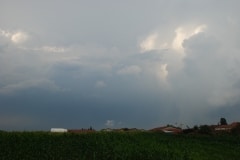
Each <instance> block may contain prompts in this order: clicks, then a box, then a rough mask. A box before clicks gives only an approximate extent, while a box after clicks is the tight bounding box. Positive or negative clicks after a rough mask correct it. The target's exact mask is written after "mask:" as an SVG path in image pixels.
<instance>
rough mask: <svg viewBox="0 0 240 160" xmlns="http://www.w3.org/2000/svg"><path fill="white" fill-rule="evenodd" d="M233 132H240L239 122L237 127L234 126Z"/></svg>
mask: <svg viewBox="0 0 240 160" xmlns="http://www.w3.org/2000/svg"><path fill="white" fill-rule="evenodd" d="M231 132H232V133H233V134H240V124H238V125H237V126H236V127H234V128H233V129H232V130H231Z"/></svg>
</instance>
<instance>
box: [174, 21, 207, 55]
mask: <svg viewBox="0 0 240 160" xmlns="http://www.w3.org/2000/svg"><path fill="white" fill-rule="evenodd" d="M205 29H206V25H199V26H196V27H178V28H177V29H176V30H175V33H176V36H175V37H174V39H173V42H172V48H173V49H175V50H176V51H179V52H184V48H183V42H184V40H186V39H188V38H190V37H191V36H194V35H196V34H198V33H200V32H203V31H204V30H205Z"/></svg>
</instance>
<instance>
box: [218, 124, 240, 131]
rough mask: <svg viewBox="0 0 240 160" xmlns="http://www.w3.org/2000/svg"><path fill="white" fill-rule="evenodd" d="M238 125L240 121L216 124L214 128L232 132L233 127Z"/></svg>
mask: <svg viewBox="0 0 240 160" xmlns="http://www.w3.org/2000/svg"><path fill="white" fill-rule="evenodd" d="M238 125H240V122H233V123H231V124H229V125H218V126H215V128H214V130H215V131H227V132H230V131H231V130H232V129H233V128H235V127H237V126H238Z"/></svg>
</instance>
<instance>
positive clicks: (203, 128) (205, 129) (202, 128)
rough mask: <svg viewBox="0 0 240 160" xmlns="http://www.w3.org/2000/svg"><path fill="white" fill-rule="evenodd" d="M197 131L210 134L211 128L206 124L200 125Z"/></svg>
mask: <svg viewBox="0 0 240 160" xmlns="http://www.w3.org/2000/svg"><path fill="white" fill-rule="evenodd" d="M199 133H202V134H211V133H212V129H211V127H210V126H208V125H201V126H200V127H199Z"/></svg>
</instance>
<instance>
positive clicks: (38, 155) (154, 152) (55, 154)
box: [0, 132, 240, 160]
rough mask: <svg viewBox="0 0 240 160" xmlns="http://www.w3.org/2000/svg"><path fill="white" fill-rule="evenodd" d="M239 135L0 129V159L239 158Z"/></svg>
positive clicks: (193, 159) (202, 159)
mask: <svg viewBox="0 0 240 160" xmlns="http://www.w3.org/2000/svg"><path fill="white" fill-rule="evenodd" d="M239 158H240V136H233V135H222V136H219V135H218V136H216V135H214V136H213V135H168V134H162V133H152V132H123V133H121V132H94V133H81V134H73V133H49V132H0V160H18V159H19V160H30V159H36V160H41V159H43V160H77V159H82V160H91V159H96V160H101V159H102V160H108V159H109V160H114V159H115V160H118V159H119V160H121V159H122V160H126V159H131V160H141V159H143V160H148V159H154V160H155V159H156V160H157V159H159V160H188V159H192V160H207V159H209V160H215V159H216V160H226V159H227V160H239Z"/></svg>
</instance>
